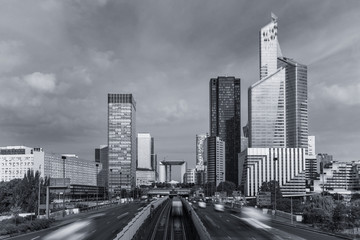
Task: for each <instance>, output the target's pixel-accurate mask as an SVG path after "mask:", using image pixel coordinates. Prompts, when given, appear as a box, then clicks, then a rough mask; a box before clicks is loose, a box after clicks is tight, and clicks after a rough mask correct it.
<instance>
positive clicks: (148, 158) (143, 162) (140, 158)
mask: <svg viewBox="0 0 360 240" xmlns="http://www.w3.org/2000/svg"><path fill="white" fill-rule="evenodd" d="M153 156H154V138H152V137H151V135H150V133H138V135H137V166H136V167H137V168H142V169H148V170H153V168H154V160H153Z"/></svg>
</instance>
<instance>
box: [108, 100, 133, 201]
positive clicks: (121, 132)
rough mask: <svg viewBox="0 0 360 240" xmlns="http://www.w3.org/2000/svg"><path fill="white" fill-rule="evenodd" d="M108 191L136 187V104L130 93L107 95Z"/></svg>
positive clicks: (112, 191) (113, 191)
mask: <svg viewBox="0 0 360 240" xmlns="http://www.w3.org/2000/svg"><path fill="white" fill-rule="evenodd" d="M108 147H109V180H108V182H109V192H110V194H119V193H120V191H121V189H122V188H124V189H127V190H131V189H132V188H134V187H135V184H136V182H135V181H136V102H135V100H134V98H133V95H132V94H108Z"/></svg>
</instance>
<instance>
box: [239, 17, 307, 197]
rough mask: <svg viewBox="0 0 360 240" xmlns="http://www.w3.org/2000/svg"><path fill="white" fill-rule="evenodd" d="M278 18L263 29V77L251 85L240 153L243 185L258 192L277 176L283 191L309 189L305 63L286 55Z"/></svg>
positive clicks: (302, 192)
mask: <svg viewBox="0 0 360 240" xmlns="http://www.w3.org/2000/svg"><path fill="white" fill-rule="evenodd" d="M277 33H278V21H277V17H276V16H275V15H274V14H273V13H272V14H271V21H270V23H268V24H267V25H265V26H264V27H263V28H261V30H260V36H259V41H260V43H259V46H260V47H259V53H260V54H259V55H260V61H259V62H260V68H259V70H260V80H259V81H258V82H256V83H254V84H253V85H251V86H250V87H249V95H248V97H249V100H248V104H249V107H248V111H249V114H248V117H249V122H248V125H247V126H246V127H245V128H244V130H245V131H244V133H246V136H248V137H249V143H248V144H249V148H248V149H247V150H246V151H244V152H243V153H241V154H240V158H239V160H240V164H241V166H244V167H243V171H241V172H240V174H239V178H241V185H242V186H244V190H245V194H246V195H249V196H252V195H255V194H257V191H258V188H259V186H260V185H261V184H262V182H264V181H271V180H275V181H277V182H278V183H279V185H280V187H281V190H282V192H283V193H284V194H304V193H305V167H306V161H305V159H306V155H305V153H306V151H305V150H307V147H308V141H307V138H308V118H307V116H308V115H307V114H308V113H307V67H306V66H305V65H302V64H299V63H297V62H295V61H294V60H292V59H289V58H286V57H283V55H282V52H281V49H280V45H279V42H278V34H277Z"/></svg>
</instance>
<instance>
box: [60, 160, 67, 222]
mask: <svg viewBox="0 0 360 240" xmlns="http://www.w3.org/2000/svg"><path fill="white" fill-rule="evenodd" d="M61 159H62V160H63V179H64V191H63V217H64V216H65V160H66V156H64V155H63V156H61Z"/></svg>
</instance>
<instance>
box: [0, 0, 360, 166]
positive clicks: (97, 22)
mask: <svg viewBox="0 0 360 240" xmlns="http://www.w3.org/2000/svg"><path fill="white" fill-rule="evenodd" d="M359 10H360V4H359V2H358V1H355V0H354V1H346V2H339V1H336V0H332V1H328V0H326V1H325V0H324V1H320V2H316V3H314V2H313V1H288V0H286V1H285V0H283V1H267V0H264V1H257V2H256V3H255V2H253V1H235V0H230V1H225V2H223V1H221V2H220V1H215V0H211V1H173V2H167V1H161V0H159V1H150V2H148V1H110V0H109V1H106V0H99V1H95V0H91V1H86V2H84V1H78V0H66V1H51V0H49V1H40V0H38V1H31V2H23V1H3V3H2V8H1V9H0V35H1V36H2V38H1V39H0V81H1V91H0V111H1V116H0V127H1V135H0V145H1V146H5V145H19V144H24V145H28V146H43V147H44V148H45V149H46V150H49V151H52V152H70V153H76V154H79V155H80V157H83V158H88V159H90V160H92V159H93V148H95V147H96V146H98V145H100V144H106V142H107V139H106V131H107V120H106V117H107V102H106V101H107V93H109V92H112V93H133V94H134V96H135V98H136V101H137V120H138V122H137V130H138V131H139V132H150V133H151V134H152V135H153V136H154V137H155V141H156V151H157V152H158V153H159V158H161V159H162V158H163V157H164V156H167V157H168V158H169V159H170V158H174V159H184V160H187V161H188V162H189V166H193V165H194V162H195V135H196V134H199V133H206V132H207V131H208V121H209V120H208V115H209V113H208V111H209V110H208V83H209V79H210V78H212V77H217V76H221V75H227V76H236V77H240V78H241V79H242V103H243V104H242V114H243V116H242V124H243V125H244V124H246V122H247V88H248V87H249V86H250V85H251V84H252V83H254V82H256V81H257V80H258V78H259V73H258V54H259V53H258V31H259V29H260V28H261V27H262V26H263V25H265V24H266V23H267V22H268V21H269V20H270V12H271V11H273V12H274V13H275V14H277V15H278V17H279V40H280V45H281V47H282V51H283V54H284V55H285V56H288V57H292V58H294V59H296V60H298V61H299V62H301V63H304V64H308V65H309V75H308V78H309V96H310V99H309V102H310V106H309V120H310V123H309V125H310V133H311V134H315V135H316V136H317V141H316V143H317V150H318V152H324V151H327V152H329V153H332V154H334V155H335V157H336V158H338V159H339V160H349V159H358V158H359V156H360V151H359V150H357V148H352V144H353V142H354V141H357V142H358V140H359V139H358V138H357V134H356V133H359V132H360V125H358V124H357V122H358V118H359V115H358V114H357V109H358V107H359V106H358V105H359V104H360V100H359V97H358V96H359V95H360V89H359V85H358V78H359V75H360V72H359V70H358V66H359V61H360V60H359V59H360V51H359V47H358V44H357V42H359V40H360V39H359V38H360V37H359V36H360V35H359V34H358V22H359V21H360V17H359V14H358V12H359ZM324 122H326V124H323V123H324ZM349 141H351V143H350V142H349Z"/></svg>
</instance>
